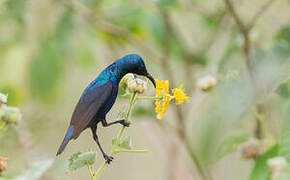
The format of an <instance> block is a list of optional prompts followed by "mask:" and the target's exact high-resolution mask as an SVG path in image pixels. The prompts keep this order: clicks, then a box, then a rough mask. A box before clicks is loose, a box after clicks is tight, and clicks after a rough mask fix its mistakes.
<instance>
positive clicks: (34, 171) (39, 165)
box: [13, 159, 54, 180]
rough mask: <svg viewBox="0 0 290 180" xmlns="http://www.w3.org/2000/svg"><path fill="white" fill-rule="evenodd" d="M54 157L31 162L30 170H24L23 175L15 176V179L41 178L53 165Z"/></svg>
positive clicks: (34, 179)
mask: <svg viewBox="0 0 290 180" xmlns="http://www.w3.org/2000/svg"><path fill="white" fill-rule="evenodd" d="M53 161H54V160H53V159H40V160H37V161H34V162H32V163H31V165H30V167H29V169H28V170H26V171H24V172H23V173H22V174H21V175H19V176H17V177H15V178H13V180H36V179H39V178H40V177H41V176H42V175H43V174H44V173H45V172H46V171H47V170H48V168H49V167H51V165H52V164H53Z"/></svg>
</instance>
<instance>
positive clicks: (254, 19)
mask: <svg viewBox="0 0 290 180" xmlns="http://www.w3.org/2000/svg"><path fill="white" fill-rule="evenodd" d="M274 1H275V0H268V1H267V2H266V3H265V4H264V5H262V6H261V8H260V9H259V10H258V11H257V13H256V14H255V15H254V16H253V17H252V20H251V21H250V22H249V24H248V26H247V28H248V29H249V30H251V29H252V28H253V27H254V26H255V24H256V22H257V21H258V20H259V18H260V17H261V16H262V15H263V13H264V12H266V11H267V10H268V9H269V7H270V5H271V4H272V3H273V2H274Z"/></svg>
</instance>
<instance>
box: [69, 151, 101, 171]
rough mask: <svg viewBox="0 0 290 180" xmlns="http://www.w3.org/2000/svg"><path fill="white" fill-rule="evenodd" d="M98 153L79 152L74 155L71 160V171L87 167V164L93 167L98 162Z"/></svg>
mask: <svg viewBox="0 0 290 180" xmlns="http://www.w3.org/2000/svg"><path fill="white" fill-rule="evenodd" d="M96 159H97V153H96V152H84V153H81V152H77V153H74V154H73V155H72V156H71V157H70V159H69V165H68V167H69V170H71V171H73V170H76V169H79V168H82V167H84V166H86V165H87V164H89V165H92V164H94V163H95V162H96Z"/></svg>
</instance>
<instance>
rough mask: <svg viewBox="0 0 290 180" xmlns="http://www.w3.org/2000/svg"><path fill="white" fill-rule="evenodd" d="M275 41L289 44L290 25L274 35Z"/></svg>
mask: <svg viewBox="0 0 290 180" xmlns="http://www.w3.org/2000/svg"><path fill="white" fill-rule="evenodd" d="M276 39H277V40H278V41H286V42H287V43H288V44H290V25H286V26H284V27H282V28H281V29H280V30H279V32H278V33H277V34H276Z"/></svg>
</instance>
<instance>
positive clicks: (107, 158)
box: [104, 154, 114, 164]
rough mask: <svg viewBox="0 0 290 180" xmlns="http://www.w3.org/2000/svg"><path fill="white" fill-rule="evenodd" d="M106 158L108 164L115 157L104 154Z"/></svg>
mask: <svg viewBox="0 0 290 180" xmlns="http://www.w3.org/2000/svg"><path fill="white" fill-rule="evenodd" d="M104 158H105V160H106V161H107V163H108V164H110V163H111V161H112V160H113V159H114V158H113V157H111V156H108V155H107V154H104Z"/></svg>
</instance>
